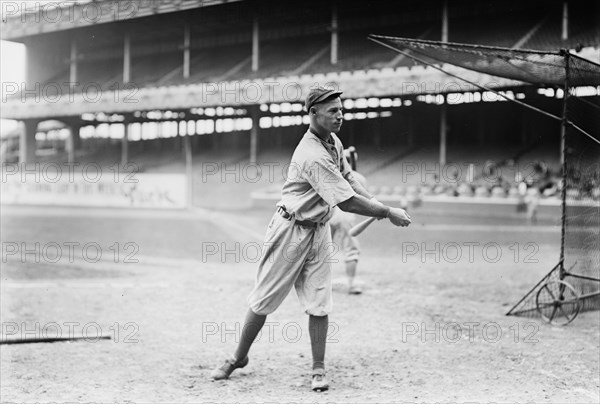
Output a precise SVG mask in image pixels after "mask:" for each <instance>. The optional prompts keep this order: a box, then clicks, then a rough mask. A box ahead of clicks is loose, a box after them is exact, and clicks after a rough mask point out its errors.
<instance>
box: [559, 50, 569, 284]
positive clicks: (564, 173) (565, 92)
mask: <svg viewBox="0 0 600 404" xmlns="http://www.w3.org/2000/svg"><path fill="white" fill-rule="evenodd" d="M563 54H564V57H565V83H564V86H563V111H562V123H561V130H560V142H561V149H562V153H561V163H562V164H561V166H562V190H561V200H562V213H561V229H560V271H559V278H560V279H561V280H562V279H563V278H564V277H565V265H564V259H565V235H566V231H567V126H568V124H569V123H568V120H567V100H568V99H569V73H570V72H569V69H570V66H569V62H570V57H569V56H570V53H569V51H568V50H563Z"/></svg>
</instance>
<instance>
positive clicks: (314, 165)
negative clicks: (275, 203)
mask: <svg viewBox="0 0 600 404" xmlns="http://www.w3.org/2000/svg"><path fill="white" fill-rule="evenodd" d="M330 139H331V142H325V141H323V140H321V139H320V138H319V137H318V136H317V135H315V134H314V133H312V132H311V131H310V130H309V131H307V132H306V133H305V134H304V137H303V138H302V140H300V143H298V146H297V147H296V150H295V151H294V154H293V156H292V161H291V163H290V167H289V169H288V175H287V178H286V181H285V183H284V185H283V189H282V191H281V202H280V203H279V205H280V206H285V208H286V210H287V211H288V212H290V213H291V214H293V215H295V217H296V218H297V219H298V220H310V221H313V222H326V221H328V220H329V219H330V218H331V215H332V214H333V212H332V208H333V207H334V206H335V205H337V204H338V203H340V202H343V201H345V200H347V199H350V198H351V197H352V196H354V195H356V192H355V191H354V189H352V187H351V186H350V184H349V183H348V181H346V179H345V178H344V177H345V176H346V175H348V174H349V173H350V172H351V167H350V164H348V161H347V160H346V158H345V157H344V147H343V146H342V142H341V141H340V139H339V138H338V137H337V136H336V135H335V134H333V133H332V134H331V138H330Z"/></svg>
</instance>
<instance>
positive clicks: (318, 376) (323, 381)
mask: <svg viewBox="0 0 600 404" xmlns="http://www.w3.org/2000/svg"><path fill="white" fill-rule="evenodd" d="M311 387H312V389H313V391H326V390H329V383H327V378H325V371H324V370H315V371H314V373H313V375H312V381H311Z"/></svg>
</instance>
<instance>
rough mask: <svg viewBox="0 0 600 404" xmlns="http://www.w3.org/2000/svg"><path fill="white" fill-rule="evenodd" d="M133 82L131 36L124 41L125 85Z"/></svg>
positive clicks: (126, 36)
mask: <svg viewBox="0 0 600 404" xmlns="http://www.w3.org/2000/svg"><path fill="white" fill-rule="evenodd" d="M130 81H131V41H130V38H129V34H125V38H124V40H123V83H129V82H130Z"/></svg>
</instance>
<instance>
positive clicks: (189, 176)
mask: <svg viewBox="0 0 600 404" xmlns="http://www.w3.org/2000/svg"><path fill="white" fill-rule="evenodd" d="M180 127H181V126H180V125H179V123H178V125H177V135H178V136H181V129H180ZM186 133H187V132H186ZM190 137H191V136H190V135H185V136H182V138H183V153H184V158H185V178H186V185H187V186H186V188H187V189H186V195H187V207H188V209H190V208H192V207H193V206H194V172H193V170H192V163H193V162H192V143H191V141H190V140H191V139H190Z"/></svg>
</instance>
